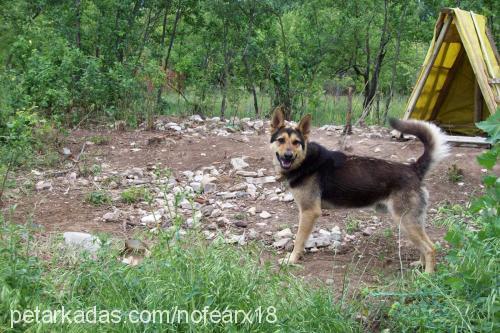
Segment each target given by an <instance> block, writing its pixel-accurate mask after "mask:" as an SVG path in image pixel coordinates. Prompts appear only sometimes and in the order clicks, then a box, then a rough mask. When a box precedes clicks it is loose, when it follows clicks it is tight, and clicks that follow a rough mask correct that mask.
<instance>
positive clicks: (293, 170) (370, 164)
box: [270, 107, 449, 273]
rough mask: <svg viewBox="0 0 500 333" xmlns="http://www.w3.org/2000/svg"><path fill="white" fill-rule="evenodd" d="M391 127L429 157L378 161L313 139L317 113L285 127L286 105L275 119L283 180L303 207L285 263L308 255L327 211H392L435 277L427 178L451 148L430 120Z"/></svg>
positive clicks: (275, 153)
mask: <svg viewBox="0 0 500 333" xmlns="http://www.w3.org/2000/svg"><path fill="white" fill-rule="evenodd" d="M389 123H390V125H391V126H392V127H393V128H394V129H396V130H398V131H399V132H401V133H404V134H411V135H414V136H416V137H417V138H418V139H420V141H421V142H422V143H423V145H424V152H423V154H422V155H421V156H420V157H419V158H418V159H417V160H416V162H414V163H411V164H403V163H397V162H392V161H386V160H382V159H377V158H371V157H363V156H355V155H346V154H344V153H343V152H340V151H331V150H328V149H326V148H325V147H323V146H321V145H320V144H318V143H316V142H311V141H309V135H310V132H311V115H306V116H304V117H303V118H302V119H301V120H300V122H299V124H298V125H297V126H296V127H292V126H287V125H285V117H284V114H283V111H282V109H281V108H280V107H278V108H276V109H275V110H274V113H273V117H272V120H271V142H270V147H271V150H272V152H273V164H274V166H275V168H276V171H277V172H278V175H279V177H280V178H281V179H282V180H284V181H286V182H287V183H288V187H289V188H290V191H291V192H292V194H293V198H294V200H295V202H296V204H297V206H298V208H299V213H300V215H299V229H298V232H297V234H296V236H295V244H294V248H293V251H292V252H291V253H289V254H288V255H287V256H286V257H285V258H284V259H282V260H281V262H282V263H289V264H295V263H297V262H298V260H299V259H300V257H301V255H302V253H303V251H304V243H305V242H306V241H307V239H308V238H309V236H310V234H311V231H312V229H313V226H314V223H315V222H316V220H317V219H318V217H319V216H320V215H321V209H333V208H355V207H367V206H374V207H375V208H376V209H377V210H380V209H384V210H385V211H388V212H389V213H390V214H391V215H392V218H393V219H394V222H395V223H396V224H397V225H399V226H400V227H401V228H402V230H404V231H405V232H406V234H407V235H408V237H409V238H410V240H411V241H412V242H413V244H415V246H416V247H417V248H418V250H419V251H420V262H419V263H420V264H421V265H422V266H423V267H425V272H427V273H432V272H433V271H434V266H435V261H436V259H435V250H434V244H433V243H432V241H431V240H430V239H429V237H428V236H427V233H426V232H425V217H426V209H427V202H428V198H429V194H428V192H427V190H426V189H425V187H424V184H423V180H424V177H425V175H426V173H427V172H428V171H429V170H430V169H431V168H432V167H433V166H435V165H436V163H438V162H439V161H441V160H442V159H443V158H444V157H445V156H446V155H447V154H448V150H449V147H448V146H447V145H446V140H445V137H444V135H443V133H442V132H441V130H440V129H439V128H438V127H437V126H435V125H433V124H431V123H428V122H424V121H417V120H405V121H403V120H397V119H394V118H391V119H390V120H389Z"/></svg>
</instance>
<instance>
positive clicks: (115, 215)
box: [102, 209, 121, 222]
mask: <svg viewBox="0 0 500 333" xmlns="http://www.w3.org/2000/svg"><path fill="white" fill-rule="evenodd" d="M120 213H121V212H120V210H118V209H115V210H114V211H112V212H108V213H106V214H104V215H103V217H102V219H103V220H104V222H118V221H119V220H120V215H121V214H120Z"/></svg>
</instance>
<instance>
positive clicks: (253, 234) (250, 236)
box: [247, 228, 259, 240]
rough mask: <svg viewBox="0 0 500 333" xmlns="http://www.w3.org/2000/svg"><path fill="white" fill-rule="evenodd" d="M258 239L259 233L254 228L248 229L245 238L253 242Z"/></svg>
mask: <svg viewBox="0 0 500 333" xmlns="http://www.w3.org/2000/svg"><path fill="white" fill-rule="evenodd" d="M258 237H259V233H258V232H257V231H256V230H255V229H254V228H250V229H248V233H247V238H248V239H250V240H255V239H257V238H258Z"/></svg>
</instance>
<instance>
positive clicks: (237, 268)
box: [0, 223, 361, 332]
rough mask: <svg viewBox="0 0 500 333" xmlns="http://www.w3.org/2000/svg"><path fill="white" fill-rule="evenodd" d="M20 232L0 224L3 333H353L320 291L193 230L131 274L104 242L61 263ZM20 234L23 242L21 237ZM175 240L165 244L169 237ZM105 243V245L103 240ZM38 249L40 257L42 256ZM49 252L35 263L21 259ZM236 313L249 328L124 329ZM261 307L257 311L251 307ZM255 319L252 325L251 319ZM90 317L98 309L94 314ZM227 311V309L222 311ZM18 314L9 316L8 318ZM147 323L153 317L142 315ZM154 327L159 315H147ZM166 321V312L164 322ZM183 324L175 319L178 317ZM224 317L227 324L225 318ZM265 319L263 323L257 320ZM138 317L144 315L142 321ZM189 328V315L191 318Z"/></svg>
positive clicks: (160, 244) (349, 316) (255, 251)
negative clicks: (104, 316) (28, 316)
mask: <svg viewBox="0 0 500 333" xmlns="http://www.w3.org/2000/svg"><path fill="white" fill-rule="evenodd" d="M28 234H29V231H28V230H26V229H25V228H23V227H19V226H16V225H11V224H6V223H4V224H3V225H2V233H1V236H0V288H1V290H2V297H1V298H0V310H1V311H0V331H2V332H24V331H32V332H90V331H92V332H360V331H361V328H360V327H359V325H358V324H357V323H356V322H355V321H354V319H353V316H354V311H353V310H352V309H351V308H350V307H349V306H347V305H346V304H344V305H343V306H342V304H340V303H338V302H336V301H335V299H334V297H333V295H332V292H331V291H330V290H328V289H325V287H315V288H313V287H311V286H308V285H307V283H306V282H304V281H303V280H302V279H300V278H296V277H294V276H292V275H291V274H290V273H289V272H287V271H284V270H281V271H278V270H276V269H273V268H272V267H271V266H270V265H268V264H266V265H261V264H260V263H259V248H257V247H252V246H250V248H249V249H245V250H242V249H239V248H237V247H234V246H231V245H228V244H224V243H223V242H217V241H216V242H214V243H212V244H210V245H207V244H206V242H205V241H204V239H203V238H202V237H200V235H198V234H197V233H195V232H194V233H191V234H189V235H187V236H185V237H183V238H182V239H177V240H176V241H174V239H175V234H168V233H166V232H163V233H160V234H159V235H157V236H155V237H156V238H155V240H154V242H155V243H156V244H155V245H154V246H153V247H152V255H151V257H149V258H146V259H145V261H144V262H143V263H142V264H141V265H140V266H137V267H130V266H127V265H124V264H122V263H121V262H119V261H118V260H117V257H118V255H119V250H118V248H117V247H116V246H113V245H105V246H103V248H102V249H101V250H100V251H99V252H98V254H97V258H96V259H95V260H92V259H91V258H89V257H88V256H85V255H82V257H80V258H79V259H78V260H74V258H73V260H70V259H69V257H68V255H67V254H65V252H64V251H60V250H58V251H55V250H54V249H56V248H58V249H60V246H58V244H57V242H55V243H52V244H45V245H43V246H42V245H40V244H37V243H36V242H35V241H34V240H31V241H27V239H30V237H27V235H28ZM23 235H24V236H23ZM172 236H174V238H172ZM111 244H113V243H111ZM41 248H43V249H44V250H41ZM42 251H46V252H48V253H50V256H51V259H50V260H49V261H48V262H47V261H42V260H40V259H38V258H37V257H36V256H33V255H27V254H28V253H32V252H36V253H40V252H42ZM36 306H38V307H39V308H40V309H61V307H62V306H64V308H65V309H66V310H67V311H68V310H70V311H78V310H85V311H87V310H91V309H92V308H93V307H94V306H95V307H96V309H97V311H101V310H118V311H119V312H118V315H117V318H118V319H119V320H120V322H119V323H109V324H101V325H92V324H77V323H72V324H69V323H65V324H61V323H59V324H57V325H56V324H41V323H38V324H35V323H31V324H26V323H25V324H16V325H15V326H14V328H13V329H10V327H11V317H10V310H18V311H23V310H27V309H35V307H36ZM176 308H177V309H178V310H186V311H188V312H189V313H191V311H193V310H200V311H203V310H204V309H205V308H206V309H207V311H212V310H217V311H221V312H223V311H225V310H241V311H245V313H250V314H251V317H250V318H251V319H252V320H253V322H252V323H248V322H242V321H243V316H242V313H241V312H240V315H239V322H238V323H236V322H234V321H232V322H226V323H212V322H210V321H209V320H207V322H206V323H205V322H203V321H202V322H201V323H193V322H189V323H187V322H185V321H183V322H181V323H177V322H176V323H163V324H160V323H159V322H156V323H152V322H150V323H149V324H147V325H146V324H143V323H140V322H139V323H131V322H125V320H128V318H129V317H128V316H129V314H130V315H131V316H132V318H135V319H139V317H137V316H135V315H134V312H133V311H139V312H141V311H142V310H150V311H154V310H172V311H173V310H174V309H176ZM259 309H260V310H259ZM259 311H260V312H261V313H263V315H262V316H261V319H260V321H259V316H258V313H259ZM98 313H99V312H98ZM226 313H229V312H226ZM16 315H17V312H16ZM150 318H152V316H151V317H150ZM156 318H157V319H156V320H157V321H159V316H158V315H156ZM163 318H166V315H165V317H163ZM183 318H184V317H183ZM228 318H229V317H227V316H226V321H229V319H228ZM266 318H267V320H266ZM146 319H147V318H146ZM195 321H197V320H196V318H195Z"/></svg>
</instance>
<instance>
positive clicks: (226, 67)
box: [220, 21, 229, 120]
mask: <svg viewBox="0 0 500 333" xmlns="http://www.w3.org/2000/svg"><path fill="white" fill-rule="evenodd" d="M227 34H228V27H227V22H226V21H224V28H223V47H224V73H223V74H222V102H221V105H220V118H221V119H222V120H224V118H225V114H226V99H227V84H228V76H229V54H228V53H229V51H228V48H227Z"/></svg>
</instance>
